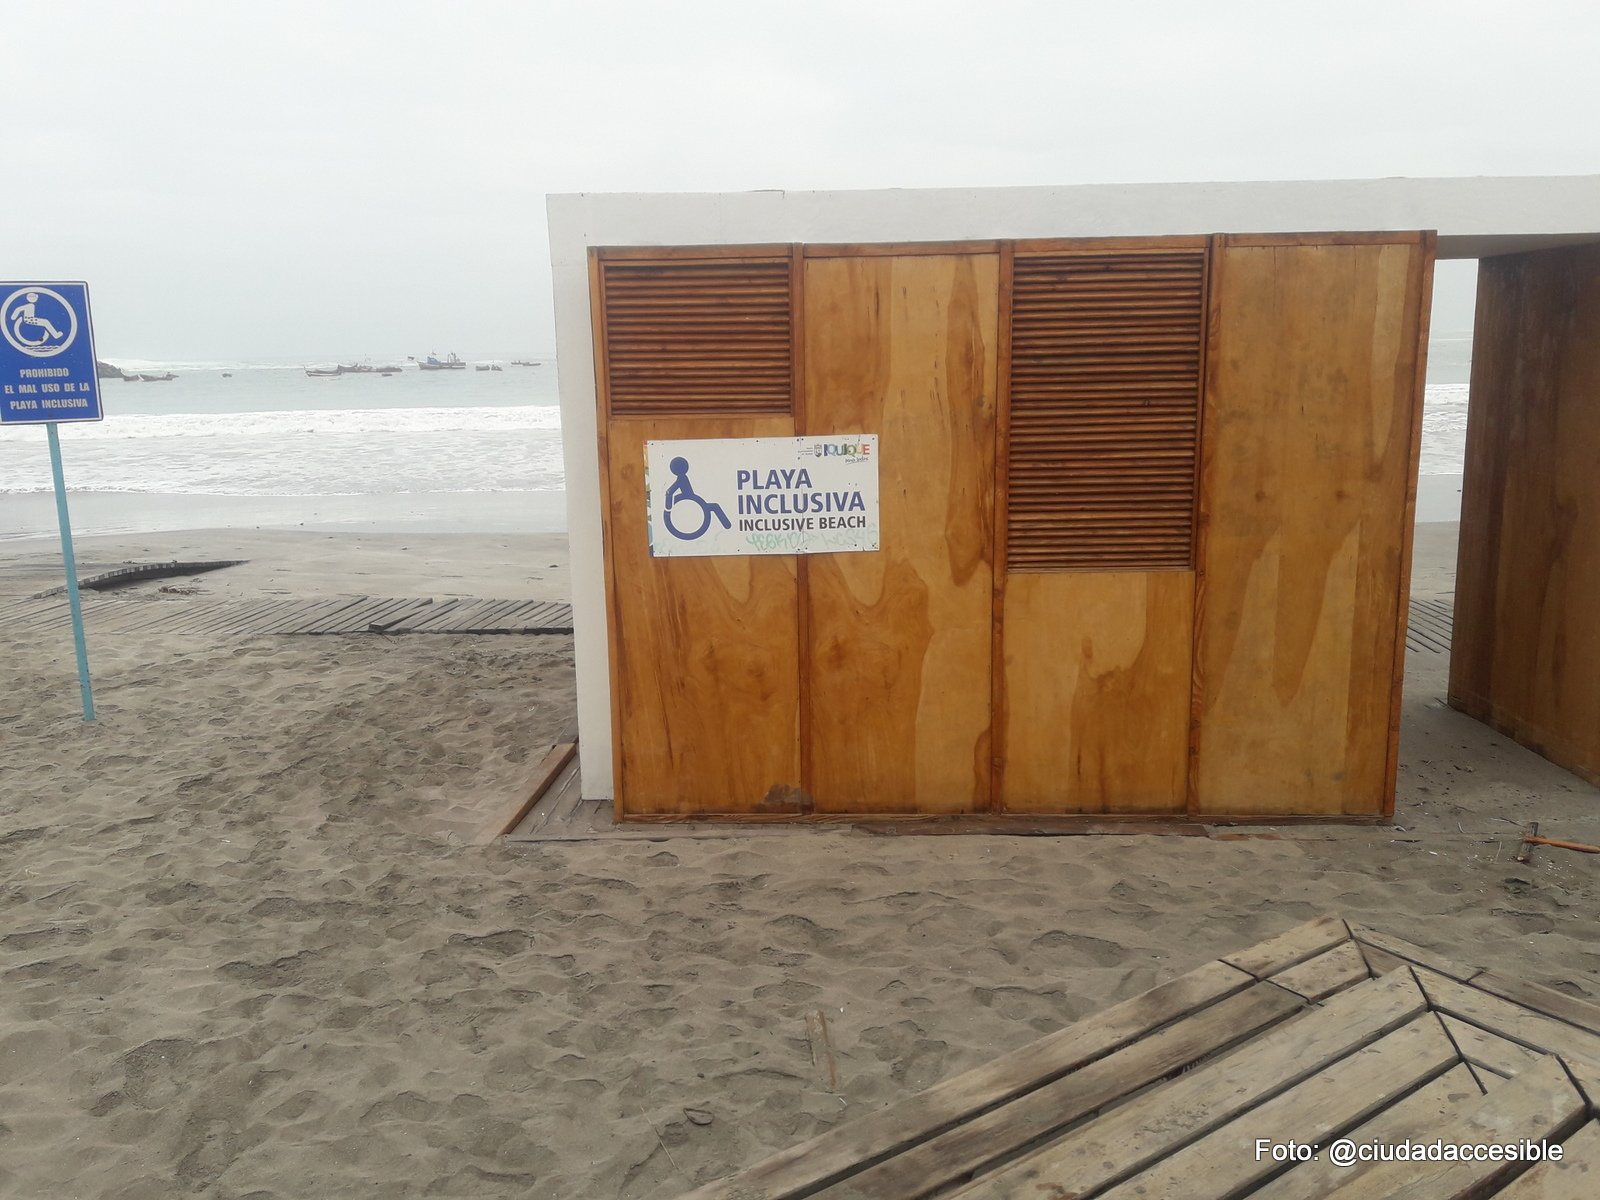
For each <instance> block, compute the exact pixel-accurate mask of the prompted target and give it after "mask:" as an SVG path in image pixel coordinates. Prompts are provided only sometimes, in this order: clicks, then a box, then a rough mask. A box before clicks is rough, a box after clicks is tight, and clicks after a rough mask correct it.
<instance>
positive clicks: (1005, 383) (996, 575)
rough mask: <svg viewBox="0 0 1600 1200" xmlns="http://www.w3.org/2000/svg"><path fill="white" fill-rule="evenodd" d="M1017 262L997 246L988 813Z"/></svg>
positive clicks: (994, 776)
mask: <svg viewBox="0 0 1600 1200" xmlns="http://www.w3.org/2000/svg"><path fill="white" fill-rule="evenodd" d="M1015 268H1016V249H1015V245H1014V243H1011V242H1007V243H1005V244H1004V245H1002V246H1001V247H1000V296H999V305H998V312H999V329H998V331H997V333H996V340H995V353H996V355H997V356H998V361H997V362H996V364H995V396H994V489H993V493H994V495H993V500H994V508H993V512H992V513H991V515H990V519H991V522H992V531H991V534H990V538H989V546H990V552H989V554H990V570H991V571H992V572H993V577H992V581H991V585H990V587H991V591H990V597H991V598H990V601H989V603H990V624H991V627H992V641H991V643H990V649H989V802H988V804H987V805H986V806H985V809H986V811H988V812H991V813H1003V812H1004V811H1005V801H1004V799H1003V798H1002V795H1003V793H1002V789H1003V788H1004V787H1005V773H1006V755H1005V748H1006V732H1007V717H1008V713H1007V711H1006V703H1007V695H1006V646H1005V607H1006V574H1007V568H1006V539H1007V537H1008V536H1009V533H1010V528H1011V524H1010V521H1009V519H1008V518H1009V516H1010V507H1011V505H1010V496H1011V290H1012V277H1013V272H1014V270H1015Z"/></svg>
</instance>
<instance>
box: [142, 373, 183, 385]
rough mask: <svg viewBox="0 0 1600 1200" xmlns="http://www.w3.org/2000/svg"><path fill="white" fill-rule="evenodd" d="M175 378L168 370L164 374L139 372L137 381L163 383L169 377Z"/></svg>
mask: <svg viewBox="0 0 1600 1200" xmlns="http://www.w3.org/2000/svg"><path fill="white" fill-rule="evenodd" d="M176 378H177V376H176V375H174V374H173V373H172V372H171V371H168V372H167V373H166V374H165V375H144V374H141V375H140V376H139V382H140V383H165V382H167V380H169V379H176Z"/></svg>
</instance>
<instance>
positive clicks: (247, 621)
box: [196, 600, 300, 637]
mask: <svg viewBox="0 0 1600 1200" xmlns="http://www.w3.org/2000/svg"><path fill="white" fill-rule="evenodd" d="M299 605H300V602H299V601H298V600H269V601H267V602H266V603H264V604H245V605H241V606H239V607H237V608H234V609H227V608H222V607H219V608H218V609H217V610H216V611H215V613H214V614H213V615H212V616H211V617H210V618H208V619H207V620H206V621H205V622H204V623H203V624H201V625H200V627H199V628H198V629H197V630H196V632H197V633H207V634H227V635H228V636H230V637H241V636H248V635H251V634H254V633H257V632H259V631H260V630H261V628H262V627H263V626H266V625H270V624H272V623H273V622H275V621H278V620H280V619H282V617H283V616H284V615H285V614H286V613H288V612H290V611H291V610H293V609H295V608H298V607H299Z"/></svg>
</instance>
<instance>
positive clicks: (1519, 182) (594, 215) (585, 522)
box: [548, 175, 1600, 799]
mask: <svg viewBox="0 0 1600 1200" xmlns="http://www.w3.org/2000/svg"><path fill="white" fill-rule="evenodd" d="M548 212H549V220H550V262H551V268H552V274H553V279H554V287H555V315H556V358H557V365H558V369H559V373H560V389H561V426H562V437H563V440H564V443H565V454H566V474H567V527H568V533H569V536H570V540H571V553H572V606H573V617H574V621H575V624H576V639H577V674H578V730H579V738H580V754H581V756H582V757H581V762H582V771H583V794H584V795H585V796H586V797H589V798H594V799H600V798H609V797H610V796H611V795H612V791H613V780H612V770H611V697H610V678H609V671H608V666H607V661H606V655H607V646H606V607H605V577H604V567H603V557H602V549H601V530H600V471H599V456H598V446H597V442H596V416H595V377H594V347H593V341H592V331H591V329H590V318H589V272H588V257H587V252H588V248H589V247H590V246H693V245H717V244H723V245H728V244H739V243H757V242H921V241H954V240H961V239H979V238H1032V237H1114V236H1146V237H1148V236H1156V235H1160V234H1175V233H1200V234H1210V233H1295V232H1307V231H1319V232H1320V231H1330V230H1409V229H1435V230H1438V232H1439V254H1440V256H1441V257H1444V258H1450V257H1459V258H1476V257H1480V256H1482V255H1486V254H1494V253H1503V252H1506V251H1510V250H1517V249H1525V248H1531V247H1533V246H1536V245H1548V244H1559V243H1561V242H1565V241H1589V240H1600V175H1586V176H1561V177H1550V178H1521V179H1497V178H1475V179H1355V180H1330V181H1326V182H1322V181H1304V182H1285V183H1184V184H1130V185H1091V186H1081V187H1033V188H940V189H928V190H917V191H863V192H777V191H773V192H742V193H736V194H716V193H677V194H662V195H649V194H610V195H601V194H596V195H588V194H579V195H565V196H551V197H549V200H548Z"/></svg>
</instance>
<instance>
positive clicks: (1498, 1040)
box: [1435, 1013, 1545, 1079]
mask: <svg viewBox="0 0 1600 1200" xmlns="http://www.w3.org/2000/svg"><path fill="white" fill-rule="evenodd" d="M1435 1015H1436V1016H1437V1017H1438V1018H1439V1020H1440V1021H1441V1022H1442V1023H1443V1025H1444V1028H1445V1032H1446V1033H1448V1034H1449V1035H1450V1038H1451V1040H1452V1041H1454V1042H1455V1044H1456V1047H1457V1049H1459V1050H1460V1051H1461V1057H1462V1058H1464V1059H1466V1060H1467V1061H1468V1062H1469V1063H1471V1064H1472V1065H1473V1066H1475V1067H1482V1068H1483V1069H1484V1070H1486V1071H1493V1072H1494V1073H1495V1074H1496V1075H1498V1076H1500V1077H1501V1078H1502V1079H1508V1078H1510V1077H1511V1076H1512V1075H1520V1074H1521V1073H1522V1072H1523V1071H1526V1070H1528V1069H1529V1068H1530V1067H1536V1066H1538V1065H1539V1062H1540V1060H1542V1059H1543V1058H1544V1057H1545V1055H1544V1054H1542V1053H1540V1052H1539V1051H1538V1050H1530V1049H1528V1047H1526V1046H1524V1045H1522V1043H1520V1042H1513V1041H1512V1040H1511V1039H1509V1038H1503V1037H1501V1036H1500V1035H1499V1034H1498V1033H1492V1032H1490V1031H1489V1030H1487V1029H1483V1028H1481V1027H1480V1026H1477V1025H1474V1024H1472V1023H1471V1022H1470V1021H1463V1020H1461V1019H1460V1018H1459V1017H1452V1016H1450V1015H1449V1014H1448V1013H1436V1014H1435ZM1480 1078H1482V1077H1481V1076H1480Z"/></svg>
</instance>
